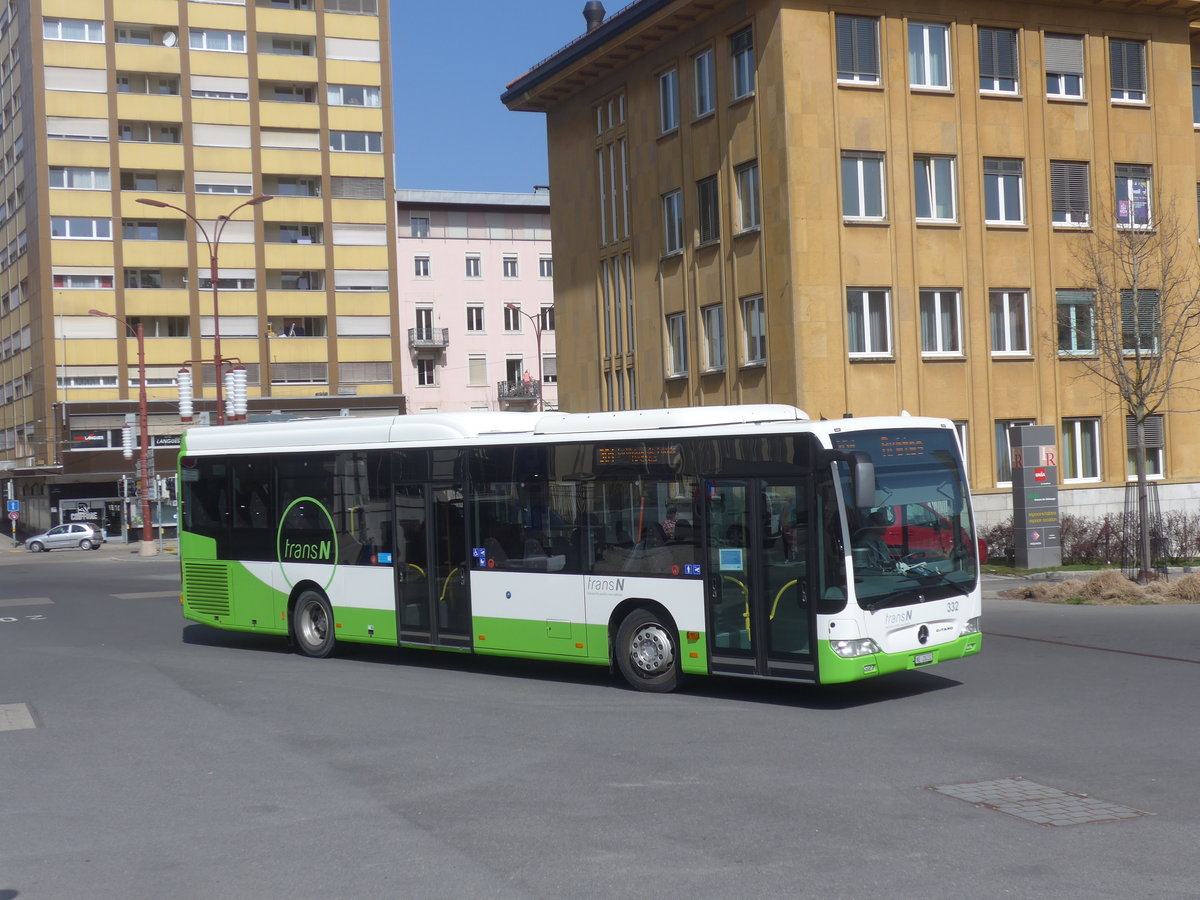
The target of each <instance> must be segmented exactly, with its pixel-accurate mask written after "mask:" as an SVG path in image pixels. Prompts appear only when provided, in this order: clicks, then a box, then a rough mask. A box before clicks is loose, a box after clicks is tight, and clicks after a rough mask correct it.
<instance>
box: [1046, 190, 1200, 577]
mask: <svg viewBox="0 0 1200 900" xmlns="http://www.w3.org/2000/svg"><path fill="white" fill-rule="evenodd" d="M1128 168H1131V169H1132V168H1135V167H1128ZM1117 188H1118V199H1117V203H1116V205H1115V206H1114V207H1112V208H1100V209H1096V210H1094V218H1093V221H1092V222H1091V229H1090V230H1088V231H1086V232H1083V233H1081V234H1080V235H1078V243H1077V244H1076V245H1075V248H1074V260H1073V262H1074V268H1075V272H1074V274H1075V276H1076V278H1077V279H1078V285H1079V288H1080V289H1081V290H1080V291H1079V292H1078V293H1077V294H1076V295H1075V297H1074V299H1077V300H1079V301H1080V302H1078V303H1069V302H1068V303H1063V302H1060V303H1059V304H1058V347H1059V350H1060V351H1061V350H1064V349H1070V350H1071V351H1072V352H1073V353H1074V354H1075V359H1076V361H1077V362H1078V364H1079V366H1080V367H1081V368H1082V369H1083V371H1082V372H1081V373H1080V376H1079V377H1083V378H1094V379H1097V380H1099V381H1101V382H1103V383H1104V384H1105V385H1106V386H1107V387H1108V388H1109V389H1110V390H1111V391H1112V392H1113V393H1115V394H1116V396H1117V398H1118V399H1119V401H1120V404H1121V407H1122V408H1123V409H1124V411H1125V413H1126V415H1127V416H1128V417H1129V419H1128V421H1130V422H1131V423H1132V424H1133V425H1134V426H1135V430H1136V444H1135V450H1136V456H1135V460H1136V463H1135V468H1136V472H1137V498H1138V556H1139V566H1140V571H1139V573H1138V580H1139V581H1144V580H1147V579H1149V578H1152V577H1153V574H1152V571H1153V570H1152V566H1153V559H1152V557H1151V545H1150V532H1151V527H1152V523H1151V522H1150V516H1149V511H1150V510H1149V506H1150V503H1149V490H1148V487H1147V481H1146V476H1147V470H1146V469H1147V466H1146V463H1147V457H1146V420H1147V419H1148V418H1150V417H1152V416H1155V415H1157V414H1159V411H1160V410H1162V409H1163V408H1164V406H1165V405H1166V403H1167V401H1168V398H1169V397H1170V396H1171V395H1172V393H1177V392H1179V391H1180V390H1184V389H1189V388H1190V387H1191V383H1192V382H1194V381H1195V380H1196V378H1197V369H1196V362H1197V356H1196V351H1197V349H1198V348H1200V245H1198V243H1197V235H1196V234H1195V233H1194V232H1195V230H1196V224H1195V221H1194V220H1193V219H1192V218H1191V217H1190V216H1184V215H1182V214H1181V213H1180V210H1179V208H1178V206H1177V205H1176V203H1175V201H1174V199H1171V200H1164V198H1163V197H1162V196H1161V195H1158V194H1154V193H1153V192H1152V191H1151V189H1150V179H1149V172H1148V170H1147V172H1146V173H1145V176H1144V177H1142V173H1139V172H1134V173H1132V175H1131V176H1127V177H1125V179H1124V181H1122V173H1120V172H1118V182H1117ZM1122 195H1123V196H1122ZM1067 299H1068V300H1069V299H1072V298H1071V297H1068V298H1067ZM1060 300H1061V298H1060Z"/></svg>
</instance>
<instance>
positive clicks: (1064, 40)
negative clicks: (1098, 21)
mask: <svg viewBox="0 0 1200 900" xmlns="http://www.w3.org/2000/svg"><path fill="white" fill-rule="evenodd" d="M1046 96H1047V97H1066V98H1070V99H1078V98H1080V97H1082V96H1083V35H1081V34H1047V35H1046Z"/></svg>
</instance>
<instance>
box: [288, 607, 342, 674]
mask: <svg viewBox="0 0 1200 900" xmlns="http://www.w3.org/2000/svg"><path fill="white" fill-rule="evenodd" d="M292 634H293V636H294V637H295V639H296V647H297V648H298V649H299V650H300V652H301V653H303V654H304V655H305V656H312V657H316V658H317V659H322V658H324V657H326V656H328V655H329V654H330V653H332V652H333V644H334V639H333V610H332V608H330V606H329V600H328V599H327V598H326V596H325V595H324V594H322V593H321V592H320V591H314V590H306V591H304V592H303V593H302V594H301V595H300V596H299V597H297V598H296V606H295V608H294V609H293V610H292Z"/></svg>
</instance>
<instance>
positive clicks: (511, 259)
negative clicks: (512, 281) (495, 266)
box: [500, 253, 517, 278]
mask: <svg viewBox="0 0 1200 900" xmlns="http://www.w3.org/2000/svg"><path fill="white" fill-rule="evenodd" d="M500 272H501V274H502V275H503V276H504V277H505V278H516V277H517V257H516V255H514V254H507V253H506V254H505V255H504V259H503V260H502V261H501V269H500Z"/></svg>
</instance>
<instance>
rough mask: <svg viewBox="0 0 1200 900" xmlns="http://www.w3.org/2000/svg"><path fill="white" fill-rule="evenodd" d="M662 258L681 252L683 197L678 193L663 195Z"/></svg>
mask: <svg viewBox="0 0 1200 900" xmlns="http://www.w3.org/2000/svg"><path fill="white" fill-rule="evenodd" d="M662 211H663V256H669V255H670V254H672V253H679V252H680V251H681V250H683V195H682V194H681V193H680V192H679V191H671V192H670V193H669V194H663V198H662Z"/></svg>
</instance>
